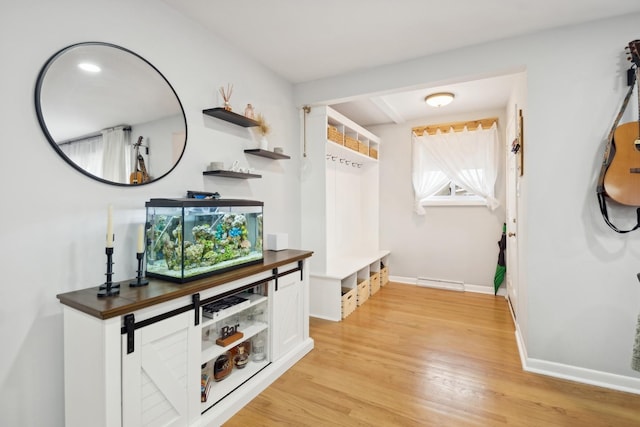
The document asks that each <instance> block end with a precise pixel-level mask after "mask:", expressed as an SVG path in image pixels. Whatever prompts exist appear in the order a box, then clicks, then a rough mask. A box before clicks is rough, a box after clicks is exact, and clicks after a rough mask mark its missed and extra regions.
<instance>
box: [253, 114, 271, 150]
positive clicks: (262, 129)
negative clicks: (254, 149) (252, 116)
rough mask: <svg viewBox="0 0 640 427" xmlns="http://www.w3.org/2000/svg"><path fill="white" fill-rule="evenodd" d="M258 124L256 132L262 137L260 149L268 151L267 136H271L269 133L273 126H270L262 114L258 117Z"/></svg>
mask: <svg viewBox="0 0 640 427" xmlns="http://www.w3.org/2000/svg"><path fill="white" fill-rule="evenodd" d="M256 122H258V126H257V127H256V131H257V132H258V134H259V135H260V147H258V148H260V149H261V150H268V149H269V141H268V140H267V134H269V132H270V131H271V126H269V124H268V123H267V121H266V120H265V118H264V116H263V115H262V114H261V113H260V114H258V116H257V117H256Z"/></svg>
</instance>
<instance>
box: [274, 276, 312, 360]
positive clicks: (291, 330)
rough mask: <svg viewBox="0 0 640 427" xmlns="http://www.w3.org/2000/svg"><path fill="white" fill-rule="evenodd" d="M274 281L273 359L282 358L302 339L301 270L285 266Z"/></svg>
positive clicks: (302, 303) (302, 297)
mask: <svg viewBox="0 0 640 427" xmlns="http://www.w3.org/2000/svg"><path fill="white" fill-rule="evenodd" d="M279 271H283V272H282V273H278V274H277V276H278V277H277V279H276V280H275V281H274V294H273V322H272V323H273V325H274V328H273V350H272V355H273V358H274V359H278V358H280V357H282V356H284V355H285V354H286V353H288V352H289V351H291V350H293V349H294V348H295V347H296V346H297V345H299V344H300V343H301V342H302V340H303V338H304V335H303V334H304V322H302V321H301V320H302V318H303V315H304V302H303V301H304V294H303V291H304V289H303V282H302V274H303V272H302V270H301V269H300V268H298V267H297V266H295V265H289V266H285V267H283V268H282V269H279Z"/></svg>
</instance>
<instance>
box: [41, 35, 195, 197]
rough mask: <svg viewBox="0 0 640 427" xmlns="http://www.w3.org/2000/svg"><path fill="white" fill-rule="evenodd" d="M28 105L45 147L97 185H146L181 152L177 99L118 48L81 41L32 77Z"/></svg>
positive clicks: (155, 74)
mask: <svg viewBox="0 0 640 427" xmlns="http://www.w3.org/2000/svg"><path fill="white" fill-rule="evenodd" d="M35 104H36V113H37V115H38V121H39V122H40V126H41V127H42V130H43V131H44V133H45V135H46V136H47V139H48V140H49V142H50V143H51V145H52V146H53V148H54V149H55V150H56V151H57V152H58V154H60V155H61V156H62V158H63V159H64V160H66V161H67V162H68V163H69V164H70V165H71V166H73V167H74V168H76V169H78V170H79V171H80V172H82V173H84V174H85V175H88V176H90V177H91V178H94V179H97V180H98V181H102V182H105V183H108V184H114V185H141V184H147V183H149V182H153V181H155V180H157V179H160V178H162V177H163V176H165V175H167V174H168V173H169V172H171V170H173V168H174V167H175V166H176V165H177V164H178V162H179V161H180V158H181V157H182V154H183V153H184V149H185V146H186V141H187V124H186V120H185V115H184V110H183V109H182V104H181V103H180V100H179V99H178V96H177V95H176V93H175V91H174V90H173V88H172V87H171V85H170V84H169V82H168V81H167V80H166V79H165V78H164V76H163V75H162V74H161V73H160V72H159V71H158V70H157V69H156V68H155V67H154V66H153V65H151V64H150V63H149V62H147V61H146V60H145V59H144V58H142V57H140V56H139V55H137V54H135V53H134V52H131V51H130V50H127V49H125V48H123V47H120V46H116V45H112V44H108V43H97V42H88V43H79V44H74V45H71V46H68V47H66V48H64V49H62V50H60V51H59V52H57V53H56V54H55V55H53V56H52V57H51V58H50V59H49V60H48V61H47V63H46V64H45V65H44V67H42V70H41V71H40V75H39V76H38V81H37V83H36V90H35Z"/></svg>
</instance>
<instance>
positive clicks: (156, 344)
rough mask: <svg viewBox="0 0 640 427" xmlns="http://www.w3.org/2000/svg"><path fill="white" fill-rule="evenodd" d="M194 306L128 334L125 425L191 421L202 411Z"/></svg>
mask: <svg viewBox="0 0 640 427" xmlns="http://www.w3.org/2000/svg"><path fill="white" fill-rule="evenodd" d="M193 315H194V313H193V310H191V311H188V312H185V313H182V314H179V315H176V316H173V317H170V318H168V319H165V320H162V321H159V322H157V323H153V324H151V325H149V326H145V327H142V328H140V329H137V330H136V331H135V332H134V351H133V352H132V353H129V354H127V335H126V334H125V335H123V336H122V349H123V350H122V351H123V355H122V418H123V419H122V421H123V423H122V425H123V426H124V427H129V426H131V427H133V426H135V427H139V426H153V427H161V426H162V427H165V426H166V427H169V426H171V427H173V426H188V425H189V421H190V419H191V420H193V419H195V418H196V417H197V416H199V415H200V413H199V405H200V364H199V354H198V339H199V338H200V337H199V333H198V332H197V331H198V328H197V327H195V326H194V317H193Z"/></svg>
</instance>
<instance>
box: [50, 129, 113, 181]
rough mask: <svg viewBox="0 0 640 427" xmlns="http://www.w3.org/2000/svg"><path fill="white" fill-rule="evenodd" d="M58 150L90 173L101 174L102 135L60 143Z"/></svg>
mask: <svg viewBox="0 0 640 427" xmlns="http://www.w3.org/2000/svg"><path fill="white" fill-rule="evenodd" d="M58 147H59V148H60V150H62V152H63V153H64V154H65V155H66V156H67V157H68V158H69V159H70V160H71V161H72V162H73V163H75V164H76V165H78V166H80V167H81V168H82V169H84V170H86V171H87V172H89V173H90V174H92V175H95V176H102V154H103V153H102V151H103V150H102V136H100V135H97V136H92V137H89V138H85V139H81V140H78V141H73V142H67V143H62V144H60V145H59V146H58Z"/></svg>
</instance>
